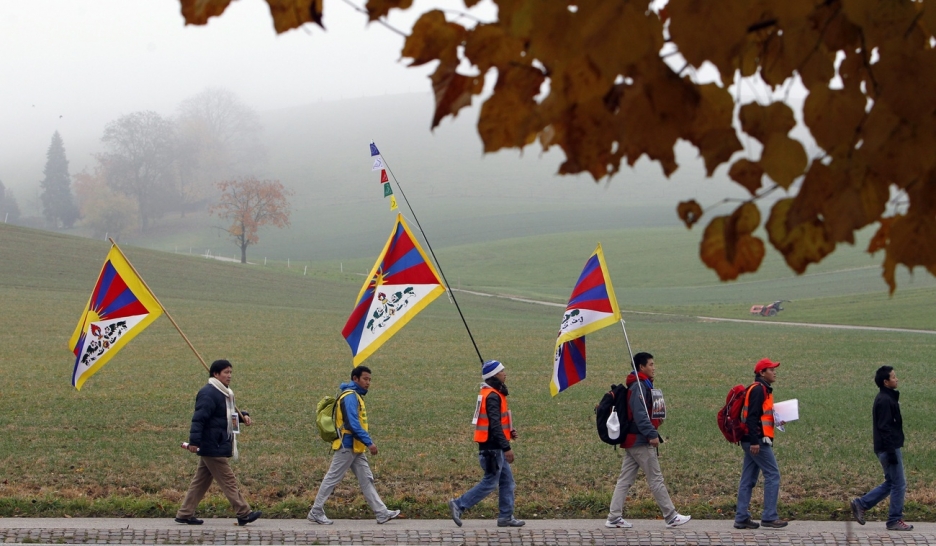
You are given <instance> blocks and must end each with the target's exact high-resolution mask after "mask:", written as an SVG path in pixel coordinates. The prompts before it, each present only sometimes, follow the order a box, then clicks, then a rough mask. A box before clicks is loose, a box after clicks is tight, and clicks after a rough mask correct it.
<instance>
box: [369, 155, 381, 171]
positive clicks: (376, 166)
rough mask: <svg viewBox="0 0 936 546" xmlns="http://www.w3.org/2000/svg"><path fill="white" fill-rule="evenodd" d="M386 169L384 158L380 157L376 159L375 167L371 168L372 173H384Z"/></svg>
mask: <svg viewBox="0 0 936 546" xmlns="http://www.w3.org/2000/svg"><path fill="white" fill-rule="evenodd" d="M383 168H384V162H383V158H382V157H380V156H379V155H378V156H377V157H376V158H375V159H374V165H373V166H372V167H371V170H372V171H382V170H383Z"/></svg>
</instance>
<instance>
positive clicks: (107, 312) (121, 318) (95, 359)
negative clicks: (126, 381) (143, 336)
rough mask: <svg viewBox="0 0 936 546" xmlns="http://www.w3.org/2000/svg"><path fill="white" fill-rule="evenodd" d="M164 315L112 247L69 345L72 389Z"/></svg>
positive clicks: (79, 385) (124, 258) (116, 249)
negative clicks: (72, 366)
mask: <svg viewBox="0 0 936 546" xmlns="http://www.w3.org/2000/svg"><path fill="white" fill-rule="evenodd" d="M162 312H163V310H162V307H161V306H160V305H159V302H158V301H156V297H155V296H154V295H153V293H152V292H150V291H149V288H147V287H146V285H145V284H144V283H143V279H141V278H140V277H139V276H138V275H137V274H136V272H135V271H134V270H133V267H131V266H130V262H128V261H127V258H126V257H125V256H124V255H123V253H122V252H121V251H120V249H119V248H117V245H113V246H111V249H110V252H108V253H107V259H106V260H105V261H104V267H102V268H101V274H100V275H98V280H97V283H96V284H95V285H94V291H93V292H91V298H90V299H89V300H88V305H87V307H86V308H85V311H84V314H83V315H82V316H81V320H79V321H78V326H77V327H76V328H75V332H74V333H73V334H72V337H71V340H70V341H69V342H68V344H69V347H71V348H72V352H74V353H75V369H74V371H73V372H72V385H73V386H74V387H75V388H76V389H78V390H81V386H82V385H83V384H84V382H85V381H87V379H88V378H89V377H91V376H92V375H94V374H95V373H96V372H97V371H98V370H99V369H101V367H102V366H104V364H107V361H108V360H110V359H111V357H113V356H114V355H115V354H117V351H119V350H120V349H121V348H123V346H124V345H125V344H127V343H128V342H129V341H130V340H131V339H133V338H134V337H135V336H136V335H137V334H139V333H140V332H142V331H143V329H144V328H146V327H147V326H149V325H150V323H151V322H153V321H154V320H156V319H157V318H159V315H161V314H162Z"/></svg>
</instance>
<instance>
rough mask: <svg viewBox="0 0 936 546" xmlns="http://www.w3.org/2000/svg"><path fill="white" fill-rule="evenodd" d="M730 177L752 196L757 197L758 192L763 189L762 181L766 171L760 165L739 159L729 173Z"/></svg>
mask: <svg viewBox="0 0 936 546" xmlns="http://www.w3.org/2000/svg"><path fill="white" fill-rule="evenodd" d="M728 176H729V177H731V179H732V180H734V181H735V182H737V183H738V184H741V186H743V187H744V189H746V190H747V191H749V192H751V195H757V190H759V189H761V180H762V179H763V177H764V169H763V168H762V167H761V166H760V164H759V163H755V162H753V161H750V160H747V159H739V160H737V161H735V162H734V164H733V165H732V166H731V169H730V170H729V171H728Z"/></svg>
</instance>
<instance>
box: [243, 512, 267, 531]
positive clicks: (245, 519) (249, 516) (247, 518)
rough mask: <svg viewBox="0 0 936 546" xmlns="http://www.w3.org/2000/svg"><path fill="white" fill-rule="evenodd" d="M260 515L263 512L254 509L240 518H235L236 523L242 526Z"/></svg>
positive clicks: (255, 519)
mask: <svg viewBox="0 0 936 546" xmlns="http://www.w3.org/2000/svg"><path fill="white" fill-rule="evenodd" d="M262 515H263V512H261V511H259V510H255V511H253V512H251V513H249V514H247V515H246V516H244V517H242V518H237V524H238V525H240V526H242V527H243V526H244V525H247V524H248V523H252V522H254V521H257V520H258V519H259V518H260V516H262Z"/></svg>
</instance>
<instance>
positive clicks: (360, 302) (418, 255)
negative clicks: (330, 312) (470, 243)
mask: <svg viewBox="0 0 936 546" xmlns="http://www.w3.org/2000/svg"><path fill="white" fill-rule="evenodd" d="M391 199H393V198H392V197H391ZM393 203H394V204H396V202H395V200H394V202H393ZM443 292H445V288H443V287H442V282H441V281H440V280H439V274H438V273H436V270H435V268H434V267H433V266H432V263H431V262H430V261H429V260H428V259H427V258H426V254H425V253H424V252H423V251H422V248H420V247H419V243H418V242H417V241H416V238H415V237H413V234H412V232H411V231H410V230H409V227H408V226H407V225H406V222H405V221H404V220H403V216H402V215H401V214H397V221H396V225H395V226H394V228H393V232H392V233H391V234H390V239H389V240H387V244H386V245H385V246H384V249H383V252H381V253H380V256H379V257H378V258H377V263H376V264H374V268H373V269H372V270H371V272H370V275H368V277H367V281H365V283H364V286H363V287H362V288H361V292H360V293H359V294H358V297H357V300H356V303H355V304H354V310H353V311H352V312H351V316H350V317H349V318H348V322H347V323H346V324H345V326H344V329H343V330H342V331H341V335H342V336H344V338H345V340H346V341H347V342H348V345H350V346H351V354H352V355H353V356H354V365H355V366H357V365H358V364H360V363H361V362H363V361H364V359H366V358H367V357H369V356H370V355H371V354H373V353H374V351H376V350H377V349H378V348H379V347H380V346H381V345H383V344H384V343H385V342H386V341H387V340H388V339H390V337H391V336H393V334H395V333H397V331H398V330H399V329H400V328H402V327H403V326H404V325H406V323H407V322H409V321H410V319H412V318H413V317H414V316H416V314H417V313H419V312H420V311H422V310H423V309H424V308H425V307H426V306H427V305H429V304H430V303H432V300H434V299H436V298H437V297H439V295H440V294H442V293H443Z"/></svg>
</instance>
